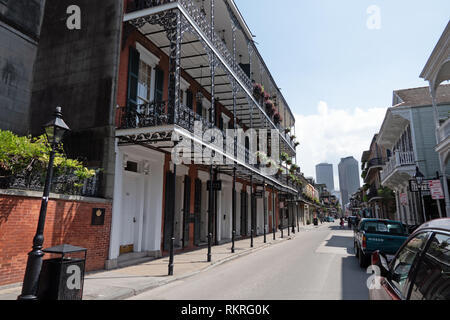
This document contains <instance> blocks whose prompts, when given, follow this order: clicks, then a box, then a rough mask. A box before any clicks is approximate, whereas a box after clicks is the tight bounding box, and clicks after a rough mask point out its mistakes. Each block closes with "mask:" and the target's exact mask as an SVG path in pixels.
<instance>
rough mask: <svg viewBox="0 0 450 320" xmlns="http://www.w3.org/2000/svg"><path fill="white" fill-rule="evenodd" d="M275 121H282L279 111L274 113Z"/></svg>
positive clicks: (277, 122) (276, 122)
mask: <svg viewBox="0 0 450 320" xmlns="http://www.w3.org/2000/svg"><path fill="white" fill-rule="evenodd" d="M273 121H274V122H275V124H279V123H280V122H281V115H280V113H279V112H278V111H277V112H275V113H274V115H273Z"/></svg>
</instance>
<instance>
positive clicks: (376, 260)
mask: <svg viewBox="0 0 450 320" xmlns="http://www.w3.org/2000/svg"><path fill="white" fill-rule="evenodd" d="M379 262H380V255H379V253H378V251H376V252H374V253H373V254H372V265H373V266H376V265H378V263H379Z"/></svg>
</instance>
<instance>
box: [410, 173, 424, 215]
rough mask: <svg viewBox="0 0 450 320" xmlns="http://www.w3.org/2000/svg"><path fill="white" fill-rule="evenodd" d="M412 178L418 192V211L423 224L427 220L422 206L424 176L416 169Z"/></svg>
mask: <svg viewBox="0 0 450 320" xmlns="http://www.w3.org/2000/svg"><path fill="white" fill-rule="evenodd" d="M413 178H414V181H415V182H416V184H417V189H418V190H419V204H420V211H421V212H422V215H423V222H424V223H425V222H427V218H426V215H425V212H424V210H423V204H422V183H423V180H424V178H425V176H424V175H423V174H422V172H420V170H419V167H416V173H415V174H414V177H413Z"/></svg>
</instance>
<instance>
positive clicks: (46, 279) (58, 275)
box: [38, 244, 87, 300]
mask: <svg viewBox="0 0 450 320" xmlns="http://www.w3.org/2000/svg"><path fill="white" fill-rule="evenodd" d="M43 251H44V252H45V253H51V254H60V255H61V257H60V258H55V259H47V260H44V261H43V263H42V269H41V274H40V278H39V288H38V300H82V298H83V286H84V273H85V268H86V254H87V249H85V248H81V247H75V246H72V245H67V244H63V245H60V246H56V247H52V248H48V249H45V250H43ZM83 252H84V258H74V257H71V256H69V254H72V255H73V254H74V253H83Z"/></svg>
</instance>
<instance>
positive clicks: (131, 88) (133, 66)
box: [127, 47, 140, 110]
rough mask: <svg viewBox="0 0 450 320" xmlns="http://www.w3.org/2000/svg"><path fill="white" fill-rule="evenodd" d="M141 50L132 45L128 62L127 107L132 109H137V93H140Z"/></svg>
mask: <svg viewBox="0 0 450 320" xmlns="http://www.w3.org/2000/svg"><path fill="white" fill-rule="evenodd" d="M139 62H140V55H139V51H137V50H136V49H135V48H133V47H130V56H129V63H128V94H127V107H128V108H129V109H131V110H136V108H137V105H138V102H137V94H138V82H139Z"/></svg>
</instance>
